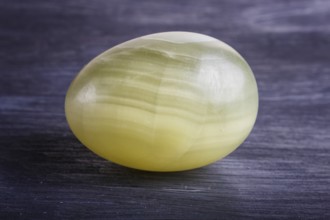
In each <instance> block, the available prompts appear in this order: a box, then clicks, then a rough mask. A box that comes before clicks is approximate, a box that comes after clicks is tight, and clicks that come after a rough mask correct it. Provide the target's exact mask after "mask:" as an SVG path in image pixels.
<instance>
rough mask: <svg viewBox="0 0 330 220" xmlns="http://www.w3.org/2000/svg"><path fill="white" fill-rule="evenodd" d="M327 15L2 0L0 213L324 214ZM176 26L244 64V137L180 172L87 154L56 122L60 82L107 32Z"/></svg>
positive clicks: (101, 46)
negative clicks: (247, 85)
mask: <svg viewBox="0 0 330 220" xmlns="http://www.w3.org/2000/svg"><path fill="white" fill-rule="evenodd" d="M329 21H330V2H329V1H327V0H317V1H309V0H296V1H288V0H279V1H270V0H253V1H244V0H237V1H230V0H225V1H215V0H204V1H197V0H196V1H178V0H176V1H175V0H168V1H152V0H140V1H132V0H122V1H119V0H96V1H87V0H66V1H44V0H30V1H20V0H11V1H5V0H0V66H1V73H0V219H146V220H147V219H150V220H151V219H282V218H288V219H330V211H329V209H330V22H329ZM177 30H181V31H192V32H199V33H203V34H207V35H211V36H213V37H216V38H218V39H221V40H223V41H225V42H227V43H228V44H230V45H231V46H233V47H234V48H235V49H237V50H238V51H239V52H240V53H241V54H242V55H243V56H244V57H245V58H246V60H247V61H248V63H249V64H250V65H251V67H252V69H253V71H254V73H255V76H256V79H257V82H258V86H259V93H260V110H259V115H258V119H257V122H256V125H255V127H254V129H253V131H252V133H251V135H250V136H249V138H248V139H247V140H246V141H245V142H244V143H243V144H242V145H241V146H240V147H239V148H238V149H237V150H236V151H235V152H234V153H232V154H230V155H229V156H228V157H226V158H225V159H223V160H221V161H218V162H216V163H214V164H212V165H210V166H207V167H204V168H201V169H196V170H192V171H187V172H178V173H150V172H142V171H136V170H132V169H128V168H124V167H121V166H118V165H115V164H113V163H111V162H108V161H106V160H103V159H101V158H99V157H98V156H96V155H95V154H93V153H92V152H90V151H89V150H88V149H87V148H85V147H84V146H83V145H82V144H81V143H79V141H78V140H77V139H76V138H75V137H74V135H73V134H72V133H71V131H70V129H69V127H68V125H67V122H66V119H65V115H64V97H65V94H66V91H67V88H68V86H69V84H70V82H71V81H72V79H73V78H74V77H75V75H76V74H77V72H79V70H80V69H81V68H82V67H83V66H84V65H85V64H86V63H87V62H88V61H89V60H91V59H92V58H94V57H95V56H96V55H98V54H99V53H101V52H102V51H104V50H106V49H108V48H110V47H112V46H114V45H116V44H118V43H121V42H123V41H126V40H129V39H132V38H134V37H138V36H142V35H145V34H150V33H155V32H162V31H177Z"/></svg>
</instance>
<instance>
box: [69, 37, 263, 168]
mask: <svg viewBox="0 0 330 220" xmlns="http://www.w3.org/2000/svg"><path fill="white" fill-rule="evenodd" d="M257 111H258V90H257V85H256V81H255V78H254V75H253V73H252V71H251V69H250V67H249V65H248V64H247V63H246V62H245V61H244V59H243V58H242V57H241V56H240V55H239V54H238V53H237V52H236V51H235V50H234V49H232V48H231V47H230V46H228V45H227V44H225V43H223V42H221V41H219V40H217V39H215V38H212V37H209V36H206V35H202V34H197V33H189V32H165V33H158V34H152V35H147V36H143V37H140V38H136V39H133V40H131V41H128V42H125V43H123V44H120V45H118V46H116V47H114V48H112V49H110V50H108V51H106V52H104V53H102V54H101V55H99V56H98V57H96V58H95V59H93V60H92V61H91V62H90V63H89V64H88V65H87V66H86V67H84V68H83V69H82V71H81V72H80V73H79V75H78V76H77V77H76V79H75V80H74V81H73V82H72V84H71V86H70V88H69V90H68V92H67V96H66V101H65V112H66V117H67V120H68V122H69V125H70V127H71V129H72V131H73V133H74V134H75V135H76V136H77V138H78V139H79V140H80V141H81V142H82V143H83V144H84V145H86V146H87V147H88V148H89V149H91V150H92V151H93V152H95V153H96V154H98V155H100V156H101V157H103V158H106V159H108V160H110V161H113V162H115V163H118V164H121V165H124V166H127V167H131V168H136V169H141V170H149V171H180V170H188V169H193V168H197V167H201V166H204V165H207V164H210V163H212V162H214V161H217V160H218V159H220V158H223V157H225V156H226V155H228V154H229V153H231V152H232V151H233V150H235V149H236V148H237V147H238V146H239V145H240V144H241V143H242V142H243V141H244V140H245V139H246V137H247V136H248V134H249V133H250V131H251V129H252V127H253V125H254V123H255V120H256V116H257Z"/></svg>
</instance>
